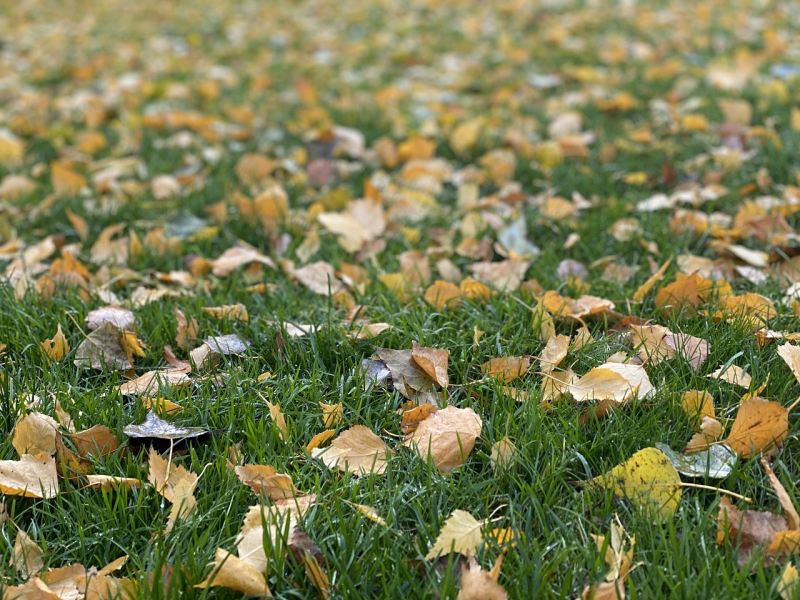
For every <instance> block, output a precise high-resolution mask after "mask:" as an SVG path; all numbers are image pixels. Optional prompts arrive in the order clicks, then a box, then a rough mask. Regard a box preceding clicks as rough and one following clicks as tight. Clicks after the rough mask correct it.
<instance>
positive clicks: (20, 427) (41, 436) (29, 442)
mask: <svg viewBox="0 0 800 600" xmlns="http://www.w3.org/2000/svg"><path fill="white" fill-rule="evenodd" d="M57 431H58V422H57V421H56V420H55V419H53V418H52V417H49V416H47V415H43V414H42V413H38V412H32V413H28V414H27V415H26V416H24V417H22V418H21V419H20V420H19V421H17V424H16V426H15V427H14V438H13V439H12V440H11V445H12V446H14V449H15V450H16V451H17V452H18V453H19V454H20V455H22V454H39V453H40V452H46V453H47V454H55V451H56V432H57Z"/></svg>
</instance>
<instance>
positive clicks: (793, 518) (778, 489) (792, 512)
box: [761, 457, 800, 530]
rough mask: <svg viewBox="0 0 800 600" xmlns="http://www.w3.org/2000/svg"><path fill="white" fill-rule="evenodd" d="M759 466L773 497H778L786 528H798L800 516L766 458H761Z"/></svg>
mask: <svg viewBox="0 0 800 600" xmlns="http://www.w3.org/2000/svg"><path fill="white" fill-rule="evenodd" d="M761 465H762V466H763V467H764V470H765V471H766V472H767V477H768V478H769V484H770V485H771V486H772V489H773V490H775V495H776V496H778V502H780V503H781V508H782V509H783V512H784V513H785V514H786V526H787V527H788V528H789V529H790V530H792V529H798V528H800V515H798V514H797V509H796V508H795V507H794V503H793V502H792V499H791V498H790V497H789V493H788V492H787V491H786V488H785V487H783V484H782V483H781V482H780V480H779V479H778V478H777V477H776V476H775V473H774V472H773V471H772V467H770V466H769V463H768V462H767V459H766V458H763V457H762V458H761Z"/></svg>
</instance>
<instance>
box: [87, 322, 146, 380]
mask: <svg viewBox="0 0 800 600" xmlns="http://www.w3.org/2000/svg"><path fill="white" fill-rule="evenodd" d="M74 362H75V366H76V367H92V368H93V369H98V370H100V371H102V370H105V369H113V370H116V371H127V370H128V369H132V368H133V365H132V364H131V361H130V360H129V359H128V355H127V353H126V352H125V347H124V346H123V344H122V335H121V333H120V330H119V328H118V327H117V326H116V325H114V324H112V323H103V324H102V325H101V326H100V327H98V328H97V329H95V330H94V331H93V332H92V333H90V334H89V335H88V336H87V337H86V339H85V340H83V341H82V342H81V344H80V346H78V349H77V350H76V351H75V361H74Z"/></svg>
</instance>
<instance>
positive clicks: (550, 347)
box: [539, 334, 591, 375]
mask: <svg viewBox="0 0 800 600" xmlns="http://www.w3.org/2000/svg"><path fill="white" fill-rule="evenodd" d="M590 337H591V334H590ZM568 351H569V336H568V335H554V336H553V337H551V338H550V339H549V340H547V344H546V345H545V347H544V350H542V354H541V356H539V369H540V371H541V372H542V373H544V374H545V375H549V374H550V373H552V372H553V369H555V368H556V367H557V366H559V365H560V364H561V361H562V360H564V359H565V358H566V357H567V352H568Z"/></svg>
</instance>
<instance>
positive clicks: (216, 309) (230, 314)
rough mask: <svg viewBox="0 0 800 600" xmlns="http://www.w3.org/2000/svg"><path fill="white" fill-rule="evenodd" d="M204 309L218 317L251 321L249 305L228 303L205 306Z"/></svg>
mask: <svg viewBox="0 0 800 600" xmlns="http://www.w3.org/2000/svg"><path fill="white" fill-rule="evenodd" d="M203 310H204V311H205V312H207V313H208V314H210V315H211V316H213V317H216V318H217V319H231V320H232V321H249V320H250V315H248V314H247V307H246V306H245V305H244V304H241V303H238V304H226V305H225V306H204V307H203Z"/></svg>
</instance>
